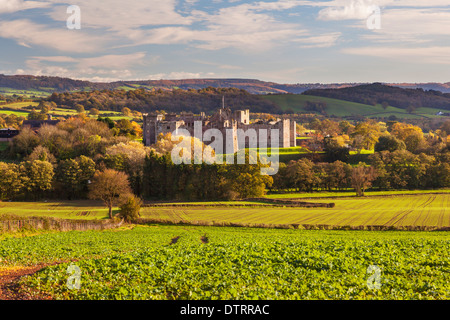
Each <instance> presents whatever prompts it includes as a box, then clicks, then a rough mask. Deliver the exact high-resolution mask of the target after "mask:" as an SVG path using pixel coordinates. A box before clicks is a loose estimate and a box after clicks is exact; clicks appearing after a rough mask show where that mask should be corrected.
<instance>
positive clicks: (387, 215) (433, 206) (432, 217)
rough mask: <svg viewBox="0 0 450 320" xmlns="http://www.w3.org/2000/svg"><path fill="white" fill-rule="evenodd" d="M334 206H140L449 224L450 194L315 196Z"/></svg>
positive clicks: (327, 220)
mask: <svg viewBox="0 0 450 320" xmlns="http://www.w3.org/2000/svg"><path fill="white" fill-rule="evenodd" d="M313 202H317V203H330V202H333V203H335V207H334V208H295V207H285V208H283V207H272V208H271V207H267V208H265V207H263V208H253V207H249V208H227V207H223V208H169V207H166V208H161V207H147V208H143V210H142V213H141V215H142V216H143V217H144V218H150V219H155V220H158V219H159V220H168V221H183V222H194V223H196V222H215V223H240V224H248V225H252V224H254V225H257V224H269V225H283V224H300V225H302V224H307V225H328V226H353V227H356V226H374V225H377V226H392V227H399V228H401V227H409V226H413V227H416V226H427V227H438V228H443V227H450V194H449V195H417V196H402V197H388V198H382V199H380V198H363V199H361V198H344V199H332V200H331V199H315V200H314V201H313Z"/></svg>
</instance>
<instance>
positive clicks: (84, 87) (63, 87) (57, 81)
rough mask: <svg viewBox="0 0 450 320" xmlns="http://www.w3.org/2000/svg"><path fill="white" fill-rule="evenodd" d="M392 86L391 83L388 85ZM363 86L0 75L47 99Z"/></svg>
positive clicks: (4, 84)
mask: <svg viewBox="0 0 450 320" xmlns="http://www.w3.org/2000/svg"><path fill="white" fill-rule="evenodd" d="M388 84H389V83H388ZM358 85H361V83H329V84H322V83H296V84H280V83H275V82H267V81H261V80H256V79H183V80H141V81H116V82H110V83H105V82H90V81H83V80H74V79H69V78H61V77H48V76H32V75H3V74H0V94H3V95H13V94H21V95H23V94H25V95H29V96H37V97H40V96H45V95H50V94H52V93H53V92H74V91H91V90H105V89H107V90H113V89H124V90H133V89H137V88H144V89H146V90H158V89H161V90H172V89H184V90H189V89H196V90H198V89H204V88H207V87H214V88H230V87H233V88H238V89H244V90H246V91H248V92H249V93H252V94H268V93H275V94H283V93H293V94H301V93H303V92H305V91H308V90H312V89H342V88H348V87H355V86H358ZM389 85H391V86H395V87H399V88H414V89H415V88H422V89H424V90H435V91H441V92H443V93H450V82H448V83H399V84H395V83H391V84H389Z"/></svg>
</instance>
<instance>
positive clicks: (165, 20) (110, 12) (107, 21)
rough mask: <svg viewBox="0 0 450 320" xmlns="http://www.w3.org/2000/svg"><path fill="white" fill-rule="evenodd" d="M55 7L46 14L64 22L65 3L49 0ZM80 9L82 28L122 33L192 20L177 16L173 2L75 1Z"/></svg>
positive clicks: (136, 0) (181, 23)
mask: <svg viewBox="0 0 450 320" xmlns="http://www.w3.org/2000/svg"><path fill="white" fill-rule="evenodd" d="M49 1H51V2H53V3H55V4H65V5H58V6H55V7H54V10H53V11H52V12H51V13H50V15H51V17H52V18H53V19H54V20H56V21H65V20H66V19H67V17H68V15H67V13H66V8H67V2H65V1H61V0H49ZM76 4H77V5H78V6H79V7H80V9H81V24H82V28H85V27H86V28H106V29H108V30H113V31H116V32H120V31H123V30H128V29H133V28H140V27H146V26H158V25H189V24H191V23H192V18H190V17H185V16H183V15H181V14H179V13H177V11H176V9H175V6H176V4H177V0H163V1H161V0H146V1H141V0H139V1H138V0H128V1H123V0H108V1H92V0H77V1H76Z"/></svg>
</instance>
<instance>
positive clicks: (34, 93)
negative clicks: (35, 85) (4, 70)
mask: <svg viewBox="0 0 450 320" xmlns="http://www.w3.org/2000/svg"><path fill="white" fill-rule="evenodd" d="M54 91H55V89H54V88H40V90H36V89H30V90H21V89H12V88H5V87H0V94H1V95H3V96H13V95H18V96H23V97H26V98H32V97H36V98H46V97H48V96H50V95H51V94H52V93H53V92H54Z"/></svg>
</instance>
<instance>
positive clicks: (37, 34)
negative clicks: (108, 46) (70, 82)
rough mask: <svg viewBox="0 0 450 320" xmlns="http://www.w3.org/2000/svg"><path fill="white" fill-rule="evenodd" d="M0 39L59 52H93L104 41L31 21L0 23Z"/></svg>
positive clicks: (81, 33) (78, 32)
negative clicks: (12, 40)
mask: <svg viewBox="0 0 450 320" xmlns="http://www.w3.org/2000/svg"><path fill="white" fill-rule="evenodd" d="M0 37H3V38H8V39H14V40H16V41H17V43H18V44H20V45H22V46H27V47H32V46H34V45H37V46H44V47H48V48H51V49H56V50H59V51H68V52H74V53H75V52H76V53H79V52H91V51H95V50H98V49H99V48H101V44H102V42H103V41H102V40H101V39H100V38H98V37H94V36H90V35H88V34H86V33H83V32H80V31H78V30H77V31H73V30H68V29H64V28H62V29H52V28H49V27H47V26H45V25H40V24H37V23H34V22H32V21H29V20H25V19H23V20H13V21H0Z"/></svg>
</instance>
